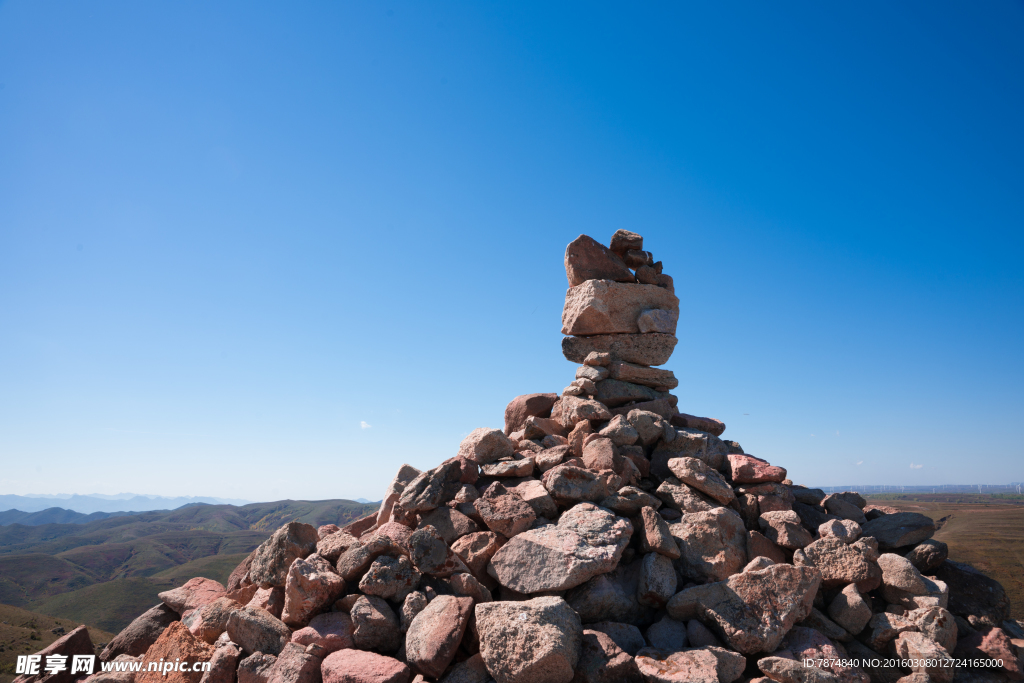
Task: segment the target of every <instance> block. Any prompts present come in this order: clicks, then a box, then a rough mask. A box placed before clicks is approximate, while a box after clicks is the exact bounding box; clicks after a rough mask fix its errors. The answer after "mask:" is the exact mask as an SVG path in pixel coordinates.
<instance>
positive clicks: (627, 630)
mask: <svg viewBox="0 0 1024 683" xmlns="http://www.w3.org/2000/svg"><path fill="white" fill-rule="evenodd" d="M587 628H588V629H589V630H591V631H599V632H601V633H604V634H605V635H607V636H608V637H609V638H611V639H612V640H613V641H614V642H615V644H616V645H618V646H619V648H620V649H621V650H622V651H623V652H625V653H626V654H628V655H629V656H630V657H635V656H636V653H637V652H639V651H640V650H642V649H643V648H645V647H647V643H646V642H645V641H644V636H643V634H642V633H640V629H638V628H637V627H636V626H633V625H632V624H623V623H622V622H618V621H599V622H597V623H594V624H588V625H587Z"/></svg>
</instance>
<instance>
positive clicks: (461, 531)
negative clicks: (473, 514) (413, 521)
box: [420, 506, 480, 545]
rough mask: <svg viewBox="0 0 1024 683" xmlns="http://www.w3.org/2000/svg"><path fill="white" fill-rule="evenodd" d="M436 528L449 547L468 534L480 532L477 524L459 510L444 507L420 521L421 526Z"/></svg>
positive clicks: (431, 512)
mask: <svg viewBox="0 0 1024 683" xmlns="http://www.w3.org/2000/svg"><path fill="white" fill-rule="evenodd" d="M427 524H429V525H430V526H432V527H434V529H436V530H437V533H439V534H441V538H443V539H444V542H445V543H447V544H448V545H451V544H452V543H454V542H455V541H456V540H457V539H459V538H462V537H463V536H465V535H466V534H472V533H475V532H477V531H480V527H479V526H477V523H476V522H474V521H473V520H471V519H470V518H469V517H467V516H466V515H464V514H462V513H461V512H459V511H458V510H453V509H452V508H450V507H447V506H444V507H439V508H436V509H434V510H431V511H430V512H428V513H427V514H425V515H423V517H422V518H421V519H420V525H427Z"/></svg>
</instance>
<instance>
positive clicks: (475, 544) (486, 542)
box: [451, 531, 508, 579]
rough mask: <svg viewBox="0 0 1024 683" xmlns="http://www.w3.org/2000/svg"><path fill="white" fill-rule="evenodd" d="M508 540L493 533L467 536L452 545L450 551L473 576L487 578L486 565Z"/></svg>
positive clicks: (478, 533)
mask: <svg viewBox="0 0 1024 683" xmlns="http://www.w3.org/2000/svg"><path fill="white" fill-rule="evenodd" d="M506 542H508V539H507V538H505V537H504V536H502V535H501V534H497V533H495V532H493V531H480V532H477V533H475V534H468V535H466V536H463V537H462V538H460V539H458V540H457V541H455V543H453V544H452V546H451V548H452V551H453V552H454V553H455V554H456V555H458V556H459V557H460V558H461V559H462V561H463V562H464V563H465V564H466V566H467V567H469V571H470V572H472V573H473V576H475V577H477V578H478V579H482V578H483V577H485V576H487V563H488V562H490V561H491V558H492V557H494V553H496V552H498V549H499V548H501V546H503V545H505V543H506Z"/></svg>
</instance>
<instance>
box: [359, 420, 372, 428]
mask: <svg viewBox="0 0 1024 683" xmlns="http://www.w3.org/2000/svg"><path fill="white" fill-rule="evenodd" d="M359 428H360V429H369V428H370V423H369V422H367V421H366V420H360V421H359Z"/></svg>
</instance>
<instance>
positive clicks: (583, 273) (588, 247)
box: [565, 235, 636, 287]
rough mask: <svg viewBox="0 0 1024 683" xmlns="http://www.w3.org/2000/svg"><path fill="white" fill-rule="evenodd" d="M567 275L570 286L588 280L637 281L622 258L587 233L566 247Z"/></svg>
mask: <svg viewBox="0 0 1024 683" xmlns="http://www.w3.org/2000/svg"><path fill="white" fill-rule="evenodd" d="M565 276H566V278H567V279H568V280H569V286H570V287H575V286H577V285H581V284H583V283H584V282H586V281H587V280H615V281H617V282H636V278H635V277H634V276H633V273H631V272H630V270H629V268H627V267H626V264H625V263H623V261H622V259H621V258H619V257H618V256H617V255H616V254H615V253H614V252H612V250H611V249H609V248H608V247H606V246H604V245H603V244H601V243H600V242H598V241H597V240H595V239H594V238H593V237H588V236H587V235H580V236H579V237H577V238H576V239H574V240H573V241H572V242H570V243H569V246H567V247H566V248H565Z"/></svg>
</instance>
